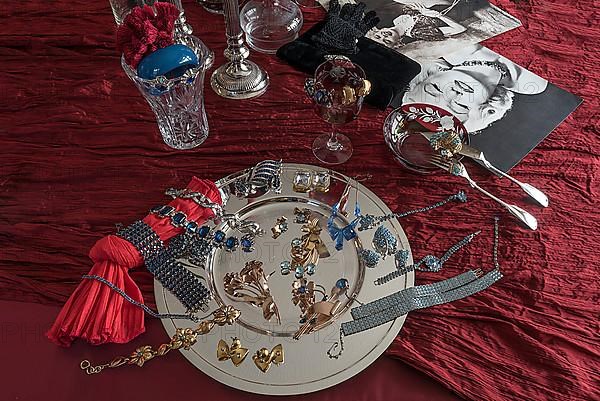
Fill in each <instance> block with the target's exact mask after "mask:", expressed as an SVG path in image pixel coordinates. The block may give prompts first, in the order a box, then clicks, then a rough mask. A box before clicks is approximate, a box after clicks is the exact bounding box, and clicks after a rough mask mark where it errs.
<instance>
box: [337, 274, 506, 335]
mask: <svg viewBox="0 0 600 401" xmlns="http://www.w3.org/2000/svg"><path fill="white" fill-rule="evenodd" d="M500 278H502V273H501V272H500V270H499V269H494V270H491V271H490V272H488V273H487V274H485V275H484V276H483V277H481V278H478V279H476V280H473V281H471V282H470V283H468V284H466V285H464V286H462V287H458V288H455V289H453V290H450V291H447V292H444V293H441V294H434V295H431V296H427V297H414V292H415V290H414V288H417V287H411V288H408V289H406V290H402V291H400V292H399V293H397V296H396V298H388V299H387V304H388V305H387V306H386V308H385V309H383V310H381V311H380V312H379V313H376V314H374V315H370V316H366V317H364V318H361V319H357V320H353V321H350V322H344V323H342V327H341V331H342V333H343V334H344V336H349V335H352V334H356V333H360V332H362V331H365V330H369V329H372V328H375V327H377V326H380V325H382V324H384V323H387V322H390V321H392V320H394V319H396V318H398V317H400V316H403V315H406V314H407V313H408V312H410V311H413V310H416V309H424V308H428V307H431V306H434V305H440V304H444V303H448V302H453V301H456V300H458V299H462V298H465V297H468V296H470V295H473V294H476V293H478V292H480V291H482V290H484V289H486V288H488V287H489V286H490V285H492V284H493V283H495V282H496V281H498V280H499V279H500ZM375 302H377V301H375Z"/></svg>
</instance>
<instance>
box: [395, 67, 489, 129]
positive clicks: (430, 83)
mask: <svg viewBox="0 0 600 401" xmlns="http://www.w3.org/2000/svg"><path fill="white" fill-rule="evenodd" d="M493 92H494V88H490V87H487V86H486V85H485V84H484V83H482V82H480V81H478V80H477V79H475V78H474V77H473V76H471V75H469V74H467V73H465V72H462V71H457V70H448V71H440V72H438V73H434V74H432V75H430V76H429V77H427V78H426V79H424V80H423V81H421V82H419V83H418V84H416V85H415V86H414V88H412V90H410V91H409V92H407V93H406V94H405V96H404V99H403V103H429V104H433V105H436V106H438V107H441V108H442V109H445V110H448V111H449V112H451V113H452V114H454V115H455V116H456V117H457V118H458V119H459V120H460V121H462V122H463V123H464V124H465V126H467V129H468V130H469V131H470V132H472V131H477V130H480V129H483V128H485V127H486V126H487V125H489V122H486V121H484V120H488V119H487V118H485V117H486V116H485V115H484V113H492V114H493V113H494V112H495V110H493V109H490V110H487V109H488V108H486V107H484V105H486V104H487V102H488V99H489V97H490V96H491V95H492V93H493Z"/></svg>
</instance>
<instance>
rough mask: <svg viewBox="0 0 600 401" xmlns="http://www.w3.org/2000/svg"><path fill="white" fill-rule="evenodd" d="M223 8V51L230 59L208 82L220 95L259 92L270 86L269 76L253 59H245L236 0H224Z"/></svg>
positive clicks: (232, 96) (247, 95) (246, 52)
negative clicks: (224, 33) (224, 29)
mask: <svg viewBox="0 0 600 401" xmlns="http://www.w3.org/2000/svg"><path fill="white" fill-rule="evenodd" d="M223 8H224V13H225V25H226V28H227V29H226V31H227V49H225V52H224V55H225V58H226V59H227V60H229V61H228V62H227V63H225V64H223V65H222V66H220V67H219V68H217V69H216V70H215V72H213V74H212V77H211V78H210V86H211V87H212V88H213V90H214V91H215V92H216V93H217V94H218V95H219V96H222V97H225V98H228V99H250V98H253V97H256V96H260V95H262V94H263V93H265V91H266V90H267V87H268V86H269V76H268V75H267V73H266V71H265V70H263V69H262V68H261V67H259V66H258V65H257V64H256V63H253V62H252V61H250V60H247V58H248V55H249V54H250V51H249V50H248V48H247V47H246V46H244V39H243V36H242V35H243V34H242V28H241V26H240V10H239V4H238V0H225V1H224V3H223Z"/></svg>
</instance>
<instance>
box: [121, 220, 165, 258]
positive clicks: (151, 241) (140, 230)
mask: <svg viewBox="0 0 600 401" xmlns="http://www.w3.org/2000/svg"><path fill="white" fill-rule="evenodd" d="M117 236H118V237H121V238H123V239H124V240H127V241H129V242H130V243H131V245H133V246H134V247H135V249H137V250H138V252H139V253H140V255H142V258H144V261H146V260H148V259H149V258H152V257H154V256H156V255H157V254H158V253H159V252H160V251H161V250H162V249H164V244H163V242H162V240H161V239H160V237H159V236H158V234H156V232H155V231H154V230H153V229H152V227H150V226H149V225H148V224H146V223H144V222H143V221H141V220H138V221H136V222H135V223H133V224H131V225H129V226H127V227H125V228H123V229H121V230H119V231H118V232H117Z"/></svg>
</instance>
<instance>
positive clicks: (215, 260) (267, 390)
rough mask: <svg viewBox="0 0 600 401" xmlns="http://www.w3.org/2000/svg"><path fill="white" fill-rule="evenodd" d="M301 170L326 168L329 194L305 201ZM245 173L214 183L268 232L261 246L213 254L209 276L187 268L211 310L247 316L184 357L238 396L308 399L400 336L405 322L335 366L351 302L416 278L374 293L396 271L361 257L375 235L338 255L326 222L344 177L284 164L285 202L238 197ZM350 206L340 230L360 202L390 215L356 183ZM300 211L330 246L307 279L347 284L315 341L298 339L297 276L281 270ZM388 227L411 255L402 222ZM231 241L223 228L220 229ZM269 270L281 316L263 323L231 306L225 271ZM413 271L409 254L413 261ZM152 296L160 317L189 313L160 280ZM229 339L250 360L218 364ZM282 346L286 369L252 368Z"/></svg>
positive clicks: (351, 349)
mask: <svg viewBox="0 0 600 401" xmlns="http://www.w3.org/2000/svg"><path fill="white" fill-rule="evenodd" d="M298 170H322V171H328V172H329V173H330V175H331V186H330V190H329V191H328V192H327V193H318V192H310V193H308V194H303V193H296V192H294V191H293V188H292V182H293V178H294V175H295V173H296V171H298ZM247 173H248V170H244V171H241V172H238V173H235V174H232V175H230V176H227V177H225V178H223V179H221V180H219V181H217V182H216V184H217V186H218V187H219V189H220V191H221V193H222V196H223V197H224V198H225V199H227V204H226V211H227V212H228V213H235V212H237V213H238V214H239V216H240V218H242V219H248V220H252V221H256V222H258V223H259V224H260V225H261V228H263V229H264V230H265V231H266V233H265V235H264V236H263V237H259V238H257V239H256V244H255V251H254V252H252V253H243V252H242V251H241V250H238V251H236V252H233V253H231V252H226V251H224V250H222V249H217V250H215V251H214V252H213V253H212V255H210V257H209V259H208V263H207V267H206V270H205V271H204V270H202V269H191V270H192V271H193V272H194V273H196V274H198V275H199V276H201V277H204V278H205V279H206V280H207V282H208V283H209V285H210V287H211V290H212V292H213V295H214V300H213V301H211V304H210V309H211V310H213V309H215V308H216V307H217V306H219V305H232V306H234V307H235V308H237V309H239V310H240V311H241V316H240V318H239V320H238V322H237V323H236V324H235V325H233V326H225V327H217V328H215V329H214V330H213V331H212V332H211V333H210V334H208V335H207V336H203V337H200V338H199V340H198V342H197V343H196V344H195V345H194V347H192V349H191V350H189V351H182V354H183V355H184V356H185V357H186V358H187V359H188V360H189V361H190V362H191V363H192V364H194V366H196V367H197V368H199V369H200V370H202V371H203V372H204V373H206V374H207V375H209V376H211V377H212V378H214V379H216V380H218V381H220V382H222V383H224V384H226V385H229V386H231V387H235V388H238V389H241V390H245V391H249V392H253V393H259V394H270V395H291V394H303V393H308V392H312V391H318V390H322V389H324V388H327V387H330V386H333V385H335V384H338V383H340V382H342V381H344V380H347V379H349V378H350V377H352V376H354V375H355V374H357V373H359V372H360V371H362V370H363V369H365V368H366V367H367V366H369V365H370V364H371V363H372V362H373V361H374V360H375V359H377V357H379V356H380V355H381V354H382V353H383V352H384V351H385V350H386V349H387V347H388V346H389V345H390V343H391V342H392V341H393V339H394V338H395V337H396V335H397V334H398V332H399V331H400V329H401V327H402V325H403V323H404V319H405V317H401V318H398V319H396V320H395V321H394V322H391V323H388V324H385V325H382V326H380V327H378V328H375V329H372V330H370V331H368V332H365V333H361V334H356V335H354V336H351V337H346V338H344V348H345V351H344V353H343V354H342V356H340V357H339V358H338V359H330V358H329V357H328V356H327V354H326V353H327V350H328V349H329V348H330V347H331V345H332V344H333V343H334V342H336V341H337V340H338V336H339V325H340V323H341V322H343V321H347V320H350V319H351V317H350V311H349V309H350V308H351V307H353V306H356V303H355V301H353V298H354V297H355V298H356V299H357V300H359V301H361V302H369V301H372V300H375V299H378V298H381V297H383V296H386V295H389V294H391V293H393V292H396V291H399V290H401V289H404V288H407V287H411V286H413V285H414V274H413V273H412V272H411V273H409V274H408V275H406V276H403V277H401V278H399V279H397V280H394V281H392V282H390V283H388V284H385V285H382V286H375V285H374V283H373V281H374V280H375V279H376V278H377V277H379V276H382V275H384V274H386V273H389V272H391V271H393V270H395V265H394V260H393V256H389V257H387V258H386V259H384V260H382V261H380V262H379V264H378V266H377V267H375V268H373V269H367V268H365V266H364V265H363V263H362V261H361V260H360V258H359V257H358V253H359V252H360V250H362V249H363V247H364V248H369V249H372V246H371V241H372V239H373V234H374V231H375V230H370V231H366V232H359V237H358V238H356V239H354V240H352V241H350V242H345V243H344V248H343V249H342V250H341V251H339V252H338V251H336V250H335V247H334V244H333V241H332V240H331V238H330V237H329V234H328V233H327V229H326V221H327V218H328V217H329V215H330V213H331V205H333V204H334V203H336V202H337V201H338V200H339V198H340V195H341V194H342V192H343V191H344V188H345V187H346V183H347V182H348V181H349V179H348V177H346V176H344V175H342V174H340V173H337V172H333V171H330V170H325V169H323V168H321V167H316V166H309V165H302V164H287V163H286V164H283V168H282V191H281V193H280V194H275V193H273V192H268V193H265V194H258V196H256V197H254V198H250V199H247V198H238V197H236V196H235V195H233V194H232V191H231V188H232V186H231V183H232V182H233V181H234V180H235V179H237V178H240V177H243V176H244V175H245V174H247ZM352 183H353V185H354V187H355V188H356V190H355V189H353V190H351V192H350V199H349V202H348V207H347V209H348V218H347V219H344V218H343V217H342V218H340V219H339V220H337V224H338V225H339V226H342V225H345V224H348V220H352V219H353V211H354V203H355V200H356V197H357V196H358V201H359V204H360V207H361V210H362V214H363V215H364V214H373V215H384V214H388V213H390V212H391V211H390V210H389V209H388V207H387V206H386V205H385V203H384V202H383V201H382V200H381V199H379V198H378V197H377V196H376V195H375V194H374V193H372V192H371V191H369V190H368V189H367V188H366V187H364V186H363V185H362V184H360V183H357V182H356V181H354V180H352ZM295 207H304V208H309V209H311V211H312V212H313V216H318V217H319V221H320V224H321V227H322V228H323V232H322V233H321V239H322V240H323V241H324V242H325V244H326V245H327V248H328V249H329V252H330V253H331V256H330V257H328V258H324V259H321V260H320V261H319V264H318V266H317V271H316V273H315V274H314V275H313V276H305V277H307V278H308V279H310V280H313V281H315V283H317V284H321V285H322V286H323V287H325V289H326V291H327V292H329V290H330V289H331V288H332V287H333V285H334V284H335V282H336V281H337V279H339V278H342V277H343V278H346V279H347V280H348V281H349V283H350V290H349V292H348V294H349V297H347V298H344V299H342V302H343V304H344V305H343V308H342V310H341V312H340V313H339V314H338V315H337V316H336V318H335V319H334V320H332V321H330V322H328V323H326V324H324V325H322V326H321V327H319V329H318V330H317V331H315V332H313V333H310V334H308V335H305V336H303V337H301V338H300V340H294V339H292V335H293V333H294V332H295V331H296V330H297V329H298V327H299V325H300V324H299V322H298V320H299V316H300V310H299V308H298V307H297V306H294V305H293V303H292V300H291V284H292V282H293V280H294V275H293V272H292V273H290V274H289V275H287V276H284V275H282V274H281V273H280V268H279V263H280V262H281V261H283V260H289V259H290V256H289V250H290V242H291V240H292V239H293V238H295V237H299V236H300V232H301V231H300V230H301V225H299V224H295V223H294V215H293V210H294V208H295ZM280 216H286V217H287V218H288V223H289V229H288V231H287V232H285V233H283V234H282V235H281V236H280V237H279V238H277V239H273V238H272V236H271V227H272V225H273V224H274V222H275V220H276V219H277V218H278V217H280ZM386 225H387V227H388V228H389V229H390V230H391V231H392V232H393V233H394V234H395V235H397V236H398V238H399V242H400V243H399V246H400V247H402V248H404V249H407V250H409V252H410V246H409V243H408V239H407V238H406V235H405V233H404V231H403V230H402V227H401V226H400V224H399V223H398V221H397V220H395V219H394V220H392V221H389V222H388V223H386ZM219 228H221V229H223V230H224V231H226V234H228V235H235V234H236V233H235V232H227V230H226V229H225V228H224V227H219ZM250 260H259V261H261V262H263V269H264V271H265V273H266V274H269V273H271V272H273V271H274V272H275V273H274V274H273V275H272V276H271V278H270V279H269V287H270V290H271V294H272V295H273V297H274V299H275V301H276V303H277V306H278V308H279V311H280V315H281V323H278V322H277V321H276V319H275V318H273V319H271V321H265V319H264V318H263V315H262V310H261V309H259V308H256V307H254V306H251V305H249V304H245V303H241V302H235V301H232V300H231V299H230V298H228V297H227V296H226V294H225V292H224V289H223V276H224V275H225V274H226V273H228V272H238V271H240V269H241V268H242V267H243V266H244V264H245V263H246V262H247V261H250ZM409 262H410V263H412V256H411V259H410V260H409ZM155 296H156V303H157V306H158V310H159V312H160V313H182V312H183V306H182V305H181V304H180V303H179V302H178V301H177V299H176V298H175V297H174V296H173V295H171V294H170V293H169V292H168V291H166V290H165V289H164V288H163V287H162V285H161V284H160V283H159V282H158V281H155ZM163 325H164V327H165V330H166V331H167V333H168V334H169V336H170V335H172V333H174V331H175V328H176V327H191V326H192V325H193V324H192V323H191V322H185V321H181V320H178V321H173V320H167V319H166V320H163ZM231 337H238V338H239V339H240V340H241V342H242V346H243V347H245V348H248V349H249V350H250V354H249V355H248V357H247V358H246V360H245V361H244V362H243V363H242V364H241V365H240V366H238V367H235V366H234V365H233V364H232V363H231V361H222V362H221V361H218V360H217V357H216V348H217V343H218V342H219V340H220V339H224V340H225V341H226V342H228V343H229V344H230V343H231ZM277 344H282V346H283V348H284V353H285V362H284V363H283V364H282V365H280V366H275V365H274V366H272V367H271V368H270V369H269V370H268V372H267V373H263V372H261V371H260V370H259V369H258V368H257V367H256V366H255V365H254V362H253V361H252V354H254V352H256V351H257V350H258V349H260V348H263V347H265V348H268V349H271V348H272V347H274V346H275V345H277Z"/></svg>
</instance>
